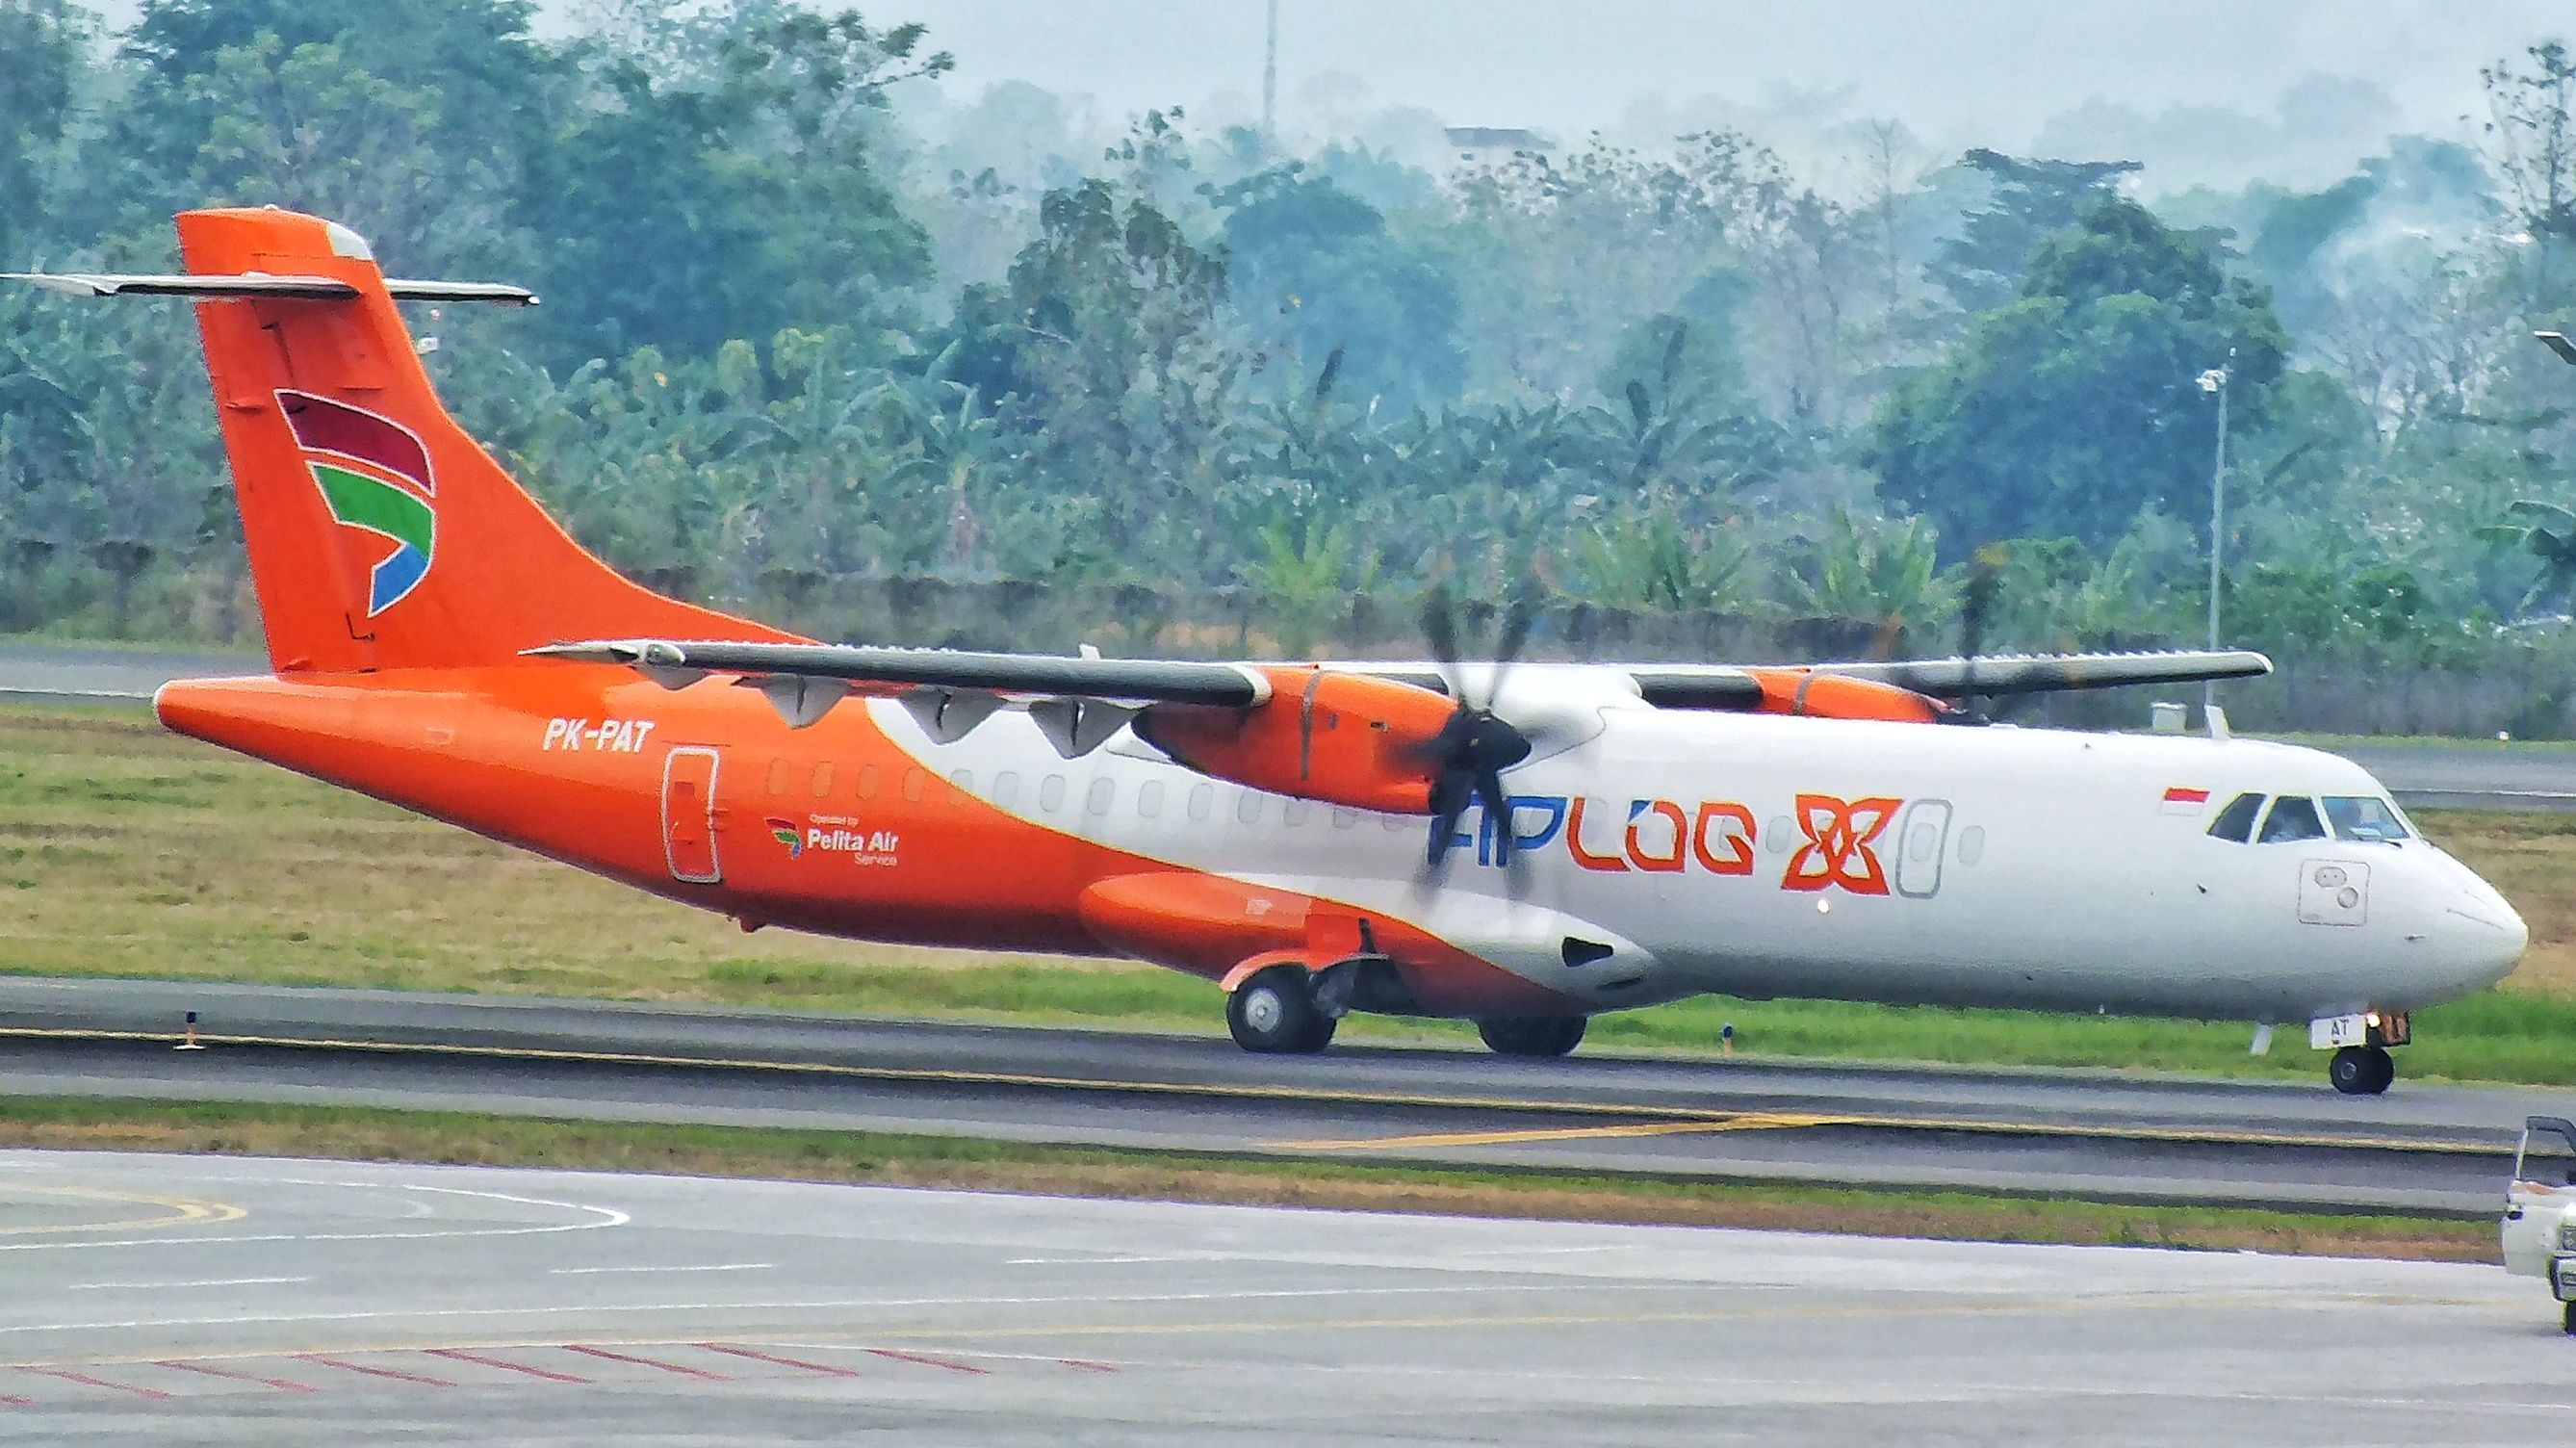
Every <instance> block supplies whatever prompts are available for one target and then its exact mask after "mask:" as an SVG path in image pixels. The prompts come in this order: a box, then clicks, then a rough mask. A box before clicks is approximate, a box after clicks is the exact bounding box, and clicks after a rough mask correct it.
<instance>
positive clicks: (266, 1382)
mask: <svg viewBox="0 0 2576 1448" xmlns="http://www.w3.org/2000/svg"><path fill="white" fill-rule="evenodd" d="M153 1366H154V1367H156V1368H176V1369H178V1370H179V1371H180V1372H183V1373H204V1374H205V1375H206V1376H207V1377H210V1378H230V1379H232V1380H233V1381H234V1382H237V1383H257V1384H259V1385H260V1386H261V1387H264V1388H275V1389H277V1390H278V1391H279V1392H281V1393H309V1392H312V1391H313V1389H312V1388H311V1387H309V1386H307V1385H306V1384H303V1383H298V1382H291V1381H289V1380H287V1379H285V1378H263V1377H261V1376H260V1375H259V1374H257V1373H237V1372H233V1371H231V1370H229V1369H226V1368H210V1367H208V1366H206V1365H205V1364H204V1363H183V1362H180V1361H178V1360H177V1359H175V1358H174V1359H171V1360H169V1361H167V1362H157V1363H154V1364H153Z"/></svg>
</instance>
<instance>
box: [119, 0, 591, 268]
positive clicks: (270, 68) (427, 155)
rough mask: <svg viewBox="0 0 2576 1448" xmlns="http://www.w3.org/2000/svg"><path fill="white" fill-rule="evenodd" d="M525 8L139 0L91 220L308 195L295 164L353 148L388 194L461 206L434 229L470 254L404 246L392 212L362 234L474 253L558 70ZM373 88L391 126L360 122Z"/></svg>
mask: <svg viewBox="0 0 2576 1448" xmlns="http://www.w3.org/2000/svg"><path fill="white" fill-rule="evenodd" d="M534 11H535V6H534V5H533V4H531V3H529V0H461V3H458V0H148V3H146V4H145V5H144V7H143V10H142V13H141V15H140V16H139V17H138V18H137V20H136V22H135V25H134V28H133V29H132V30H130V31H128V32H127V33H126V37H125V42H124V45H123V46H122V48H121V51H120V61H121V64H122V65H123V66H124V67H125V68H126V69H128V70H129V71H131V72H133V73H134V76H133V80H132V85H133V92H132V95H131V97H130V98H129V99H128V100H127V102H126V103H125V104H124V105H122V106H120V107H118V108H116V109H115V110H114V111H112V112H111V113H110V115H109V117H108V138H107V141H108V144H107V153H108V161H107V164H105V165H103V166H102V167H101V168H100V174H101V176H102V178H103V179H104V184H103V185H101V186H99V187H96V188H93V189H94V191H95V192H96V195H95V196H94V197H93V199H92V201H91V208H92V209H93V210H94V211H96V212H97V215H96V216H95V217H93V218H92V220H93V221H94V223H95V224H96V225H97V227H98V229H100V230H106V229H109V228H110V227H111V226H112V225H124V226H132V227H147V226H148V227H158V226H160V225H161V224H162V223H164V222H165V221H166V220H167V219H168V216H169V213H170V212H171V211H172V210H174V209H177V208H178V207H181V206H194V205H201V204H203V203H204V202H205V201H207V200H208V199H209V194H210V192H211V193H215V194H218V195H220V196H221V197H222V198H223V199H230V200H238V201H243V202H250V203H266V202H270V201H276V202H280V203H289V204H291V203H294V202H296V201H298V200H300V199H302V198H303V197H304V196H309V195H310V194H311V191H310V186H309V183H310V178H308V177H305V176H304V175H302V174H301V172H300V171H299V170H298V169H297V167H298V166H299V165H300V164H301V163H303V162H305V161H307V160H309V159H328V160H330V161H332V162H333V164H334V166H335V168H337V169H342V170H345V169H347V168H349V167H351V166H353V165H354V162H353V161H352V160H351V159H350V158H352V157H354V156H358V155H364V156H365V157H366V165H367V166H368V167H369V168H371V169H372V170H374V171H376V172H378V173H383V174H378V175H376V176H375V177H373V178H371V179H370V180H369V181H368V182H367V183H365V184H366V185H368V186H371V187H373V188H375V189H377V190H380V191H382V192H384V193H386V194H388V195H390V194H393V193H396V192H399V191H402V190H405V189H407V190H409V191H410V192H411V193H412V194H413V195H414V197H415V199H414V200H413V201H412V202H411V203H410V206H409V207H407V208H404V210H406V211H412V210H417V211H418V212H422V213H430V214H435V213H437V212H440V211H456V212H462V213H465V215H464V216H463V217H461V218H460V223H461V224H460V225H458V226H457V227H455V228H454V229H453V236H452V242H451V245H452V246H453V247H454V249H455V250H456V251H457V252H463V253H471V254H466V255H454V254H447V253H442V254H438V255H431V256H424V255H422V252H423V249H424V248H423V241H424V239H425V238H424V236H423V235H422V234H421V233H420V232H419V231H418V230H417V229H416V228H415V227H413V226H412V225H411V224H410V223H408V222H404V223H401V225H402V227H403V229H401V230H397V231H395V232H392V233H389V234H381V235H378V236H376V237H374V238H372V239H373V240H375V241H376V242H377V243H378V244H379V245H380V247H383V248H384V249H386V250H389V251H391V252H393V253H397V254H401V255H405V256H408V257H411V258H413V261H414V264H415V265H430V266H445V265H448V264H451V263H463V264H469V265H471V264H477V263H480V264H484V265H489V264H491V262H492V261H493V256H492V255H491V252H492V246H491V244H490V243H489V242H488V241H485V242H477V241H476V240H475V234H476V233H477V232H486V231H489V230H490V229H491V228H492V227H494V226H496V225H497V224H498V223H499V220H500V218H499V216H498V214H497V213H498V208H497V204H496V203H497V201H498V198H499V196H500V195H501V194H502V193H503V192H504V191H505V190H506V187H507V184H508V182H509V180H510V178H512V177H513V176H515V175H516V174H517V171H518V167H519V163H520V160H521V159H522V158H523V157H526V156H529V155H531V154H541V153H543V152H544V151H546V150H547V149H549V148H550V145H551V143H553V142H554V141H555V139H556V137H557V135H558V134H559V132H558V130H557V127H556V123H557V121H558V118H559V117H560V115H561V111H560V105H559V100H560V95H561V90H560V81H561V78H562V75H563V69H562V66H561V64H560V62H559V61H558V59H557V56H556V54H555V52H553V51H551V50H549V49H548V48H547V47H545V46H544V45H542V44H540V43H539V42H538V41H537V40H536V39H535V38H534V37H533V36H532V35H531V34H530V33H529V30H528V23H529V19H530V17H531V16H532V15H533V13H534ZM289 67H300V72H299V73H298V74H296V75H295V76H293V77H292V78H290V77H289V75H288V73H287V72H288V68H289ZM317 87H318V88H320V89H321V90H324V91H337V94H336V95H324V94H319V93H317V91H316V88H317ZM352 88H355V89H354V91H353V89H352ZM388 103H394V104H398V108H399V110H400V112H401V114H400V116H399V119H398V122H397V126H396V133H395V134H396V136H397V137H398V138H399V141H398V142H396V141H389V140H388V138H387V137H386V136H384V135H381V134H378V133H376V132H375V131H373V130H372V129H371V123H372V121H374V120H375V119H376V118H378V117H380V116H381V115H382V114H383V113H384V108H385V106H386V105H387V104H388ZM244 125H248V126H250V127H252V128H253V129H255V130H258V131H263V132H266V133H267V134H265V135H264V136H257V137H248V136H243V135H241V134H239V131H240V129H241V127H242V126H244ZM228 131H231V132H233V133H234V134H232V135H230V137H229V138H227V135H226V133H227V132H228ZM210 142H211V143H213V144H214V145H216V146H217V148H218V154H216V155H214V156H212V157H209V156H208V155H207V147H208V145H209V143H210ZM246 162H255V163H265V165H264V167H262V166H246V165H245V163H246ZM340 184H341V185H342V186H343V187H345V186H347V185H349V184H350V183H349V182H347V181H343V182H342V183H340ZM386 209H387V210H391V209H392V208H390V207H388V208H386ZM340 219H343V220H347V221H349V222H351V223H352V224H354V225H358V226H361V227H362V228H363V227H365V226H367V225H369V224H370V223H371V222H372V223H374V224H376V225H377V227H378V229H379V230H381V229H382V228H383V225H384V221H385V218H378V217H368V216H347V217H343V218H340Z"/></svg>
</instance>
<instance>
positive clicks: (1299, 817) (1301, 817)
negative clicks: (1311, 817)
mask: <svg viewBox="0 0 2576 1448" xmlns="http://www.w3.org/2000/svg"><path fill="white" fill-rule="evenodd" d="M1306 808H1307V806H1306V802H1305V801H1304V800H1302V799H1292V800H1290V801H1288V802H1287V803H1286V804H1283V805H1281V806H1280V807H1279V822H1280V823H1281V824H1285V825H1302V824H1304V823H1305V822H1306Z"/></svg>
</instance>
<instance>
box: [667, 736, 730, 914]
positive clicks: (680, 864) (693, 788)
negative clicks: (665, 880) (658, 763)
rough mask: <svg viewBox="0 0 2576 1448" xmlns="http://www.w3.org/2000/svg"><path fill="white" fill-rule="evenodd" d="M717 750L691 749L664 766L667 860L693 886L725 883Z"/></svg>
mask: <svg viewBox="0 0 2576 1448" xmlns="http://www.w3.org/2000/svg"><path fill="white" fill-rule="evenodd" d="M717 763H718V760H717V758H716V751H714V750H712V749H708V748H706V747H704V746H701V745H687V746H684V747H682V748H678V749H674V750H672V751H671V753H670V755H669V757H668V758H666V759H664V760H663V761H662V855H663V858H664V859H666V860H667V861H669V862H670V866H671V878H672V879H674V880H678V881H681V882H683V883H686V884H690V885H715V884H721V883H722V882H723V880H724V871H723V869H722V868H720V867H719V865H718V863H717V861H716V765H717Z"/></svg>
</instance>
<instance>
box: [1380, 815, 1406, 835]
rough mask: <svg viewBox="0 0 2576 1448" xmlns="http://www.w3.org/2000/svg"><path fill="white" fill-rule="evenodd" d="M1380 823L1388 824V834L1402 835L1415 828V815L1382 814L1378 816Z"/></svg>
mask: <svg viewBox="0 0 2576 1448" xmlns="http://www.w3.org/2000/svg"><path fill="white" fill-rule="evenodd" d="M1378 823H1379V824H1382V825H1384V826H1386V832H1387V833H1388V834H1390V835H1400V834H1403V833H1404V832H1405V831H1407V830H1409V829H1412V828H1413V817H1412V816H1410V815H1398V814H1391V815H1380V816H1378Z"/></svg>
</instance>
